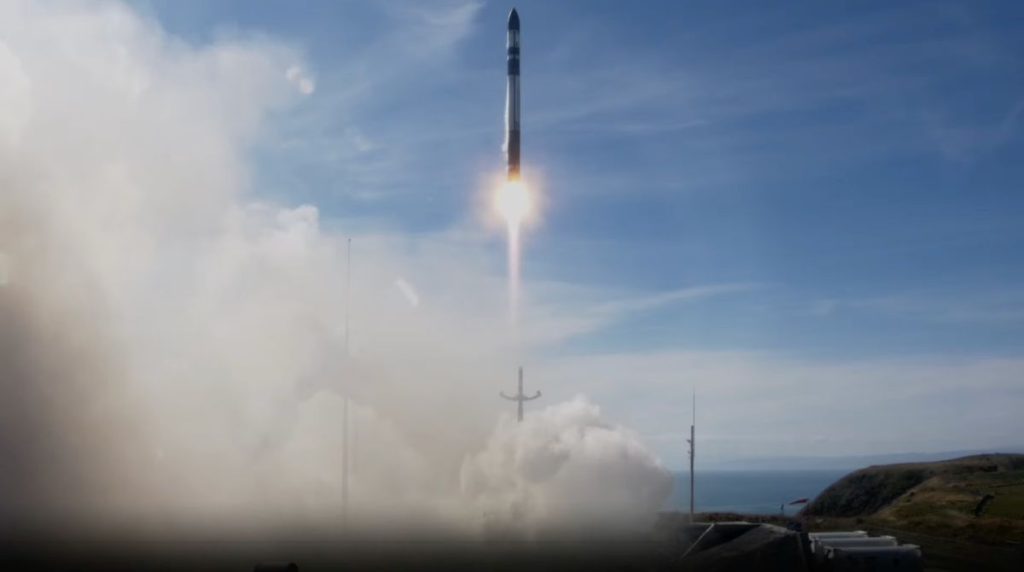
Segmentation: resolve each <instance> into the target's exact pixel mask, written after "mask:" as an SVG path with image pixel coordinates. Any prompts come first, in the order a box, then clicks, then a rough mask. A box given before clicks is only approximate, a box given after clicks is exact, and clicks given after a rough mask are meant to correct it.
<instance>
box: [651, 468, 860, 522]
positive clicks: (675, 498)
mask: <svg viewBox="0 0 1024 572" xmlns="http://www.w3.org/2000/svg"><path fill="white" fill-rule="evenodd" d="M848 473H849V471H847V470H841V471H839V470H811V471H697V481H696V491H695V497H696V499H695V504H696V510H697V512H737V513H742V514H779V505H780V504H783V503H786V504H788V503H789V502H791V501H794V500H797V499H801V498H808V499H811V500H814V497H815V496H817V495H818V493H820V492H821V491H823V490H825V488H826V487H828V486H829V485H831V484H832V483H834V482H835V481H837V480H839V479H840V478H842V477H843V476H844V475H846V474H848ZM801 508H803V506H802V505H797V506H786V514H788V515H792V514H795V513H796V512H797V511H799V510H800V509H801ZM665 509H666V510H680V511H687V510H689V509H690V474H689V472H682V473H675V487H674V489H673V491H672V494H671V495H669V498H668V499H667V500H666V502H665Z"/></svg>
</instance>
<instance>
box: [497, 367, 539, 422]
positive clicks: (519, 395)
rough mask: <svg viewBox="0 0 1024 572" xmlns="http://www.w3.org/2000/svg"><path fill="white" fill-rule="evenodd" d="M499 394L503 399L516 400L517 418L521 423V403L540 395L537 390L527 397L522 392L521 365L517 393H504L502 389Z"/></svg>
mask: <svg viewBox="0 0 1024 572" xmlns="http://www.w3.org/2000/svg"><path fill="white" fill-rule="evenodd" d="M501 396H502V397H504V398H505V399H508V400H509V401H515V402H517V405H518V406H519V409H518V411H519V416H518V419H519V422H520V423H522V422H523V403H525V402H527V401H532V400H534V399H537V398H538V397H540V391H538V392H537V393H535V394H533V395H532V396H530V397H527V396H526V395H525V394H524V393H523V366H519V393H517V394H516V395H505V392H504V391H503V392H501Z"/></svg>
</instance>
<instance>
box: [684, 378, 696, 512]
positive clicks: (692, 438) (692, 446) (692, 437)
mask: <svg viewBox="0 0 1024 572" xmlns="http://www.w3.org/2000/svg"><path fill="white" fill-rule="evenodd" d="M696 427H697V391H696V390H694V392H693V420H692V421H691V423H690V438H689V439H687V441H686V442H687V443H689V444H690V522H693V519H694V495H693V493H694V481H695V477H696V475H695V474H694V472H693V460H694V457H695V456H696V452H697V438H696Z"/></svg>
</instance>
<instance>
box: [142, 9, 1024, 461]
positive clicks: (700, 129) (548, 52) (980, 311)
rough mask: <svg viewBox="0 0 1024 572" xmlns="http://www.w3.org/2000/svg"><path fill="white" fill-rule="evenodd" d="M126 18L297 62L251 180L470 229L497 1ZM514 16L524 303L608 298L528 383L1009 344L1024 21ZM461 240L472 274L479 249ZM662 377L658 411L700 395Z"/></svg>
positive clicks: (489, 246) (1011, 427)
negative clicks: (532, 217) (559, 376)
mask: <svg viewBox="0 0 1024 572" xmlns="http://www.w3.org/2000/svg"><path fill="white" fill-rule="evenodd" d="M137 6H138V7H139V8H140V10H142V11H143V12H144V13H146V14H149V15H150V16H151V17H152V18H154V19H156V20H157V21H158V22H159V24H160V25H161V26H162V27H163V28H164V29H165V30H167V31H168V32H169V33H170V34H173V35H175V36H179V37H181V38H183V39H184V41H186V42H191V43H196V44H202V43H206V42H211V41H214V40H216V39H218V38H224V37H236V36H250V35H257V36H269V37H272V38H274V39H276V40H280V41H282V42H285V43H287V44H289V45H291V46H293V47H295V48H296V49H298V50H299V51H300V52H301V53H303V54H304V56H305V58H306V65H307V66H308V68H309V69H310V70H311V73H312V74H314V75H315V77H316V91H315V92H314V93H313V94H312V95H310V96H309V97H308V98H306V99H305V101H304V102H302V103H301V104H300V105H298V106H296V107H294V108H290V109H288V110H287V111H284V112H281V113H280V114H279V115H276V116H274V117H273V118H272V119H271V122H270V126H269V128H268V129H269V134H268V135H267V136H265V137H262V138H260V139H259V140H258V141H255V142H254V143H253V148H252V154H253V157H254V158H255V159H256V160H255V161H254V165H255V166H254V174H253V180H252V183H251V185H252V188H253V192H254V193H255V194H257V195H261V196H265V197H269V198H272V199H274V200H277V201H280V202H284V203H288V204H302V203H311V204H315V205H317V206H318V207H319V209H320V216H321V218H322V219H323V220H324V221H325V222H324V224H325V225H327V226H330V225H332V224H337V225H342V226H345V225H347V226H349V227H350V228H351V227H356V228H360V229H365V230H366V231H367V232H387V233H393V234H395V235H399V236H403V237H406V238H409V239H413V240H414V239H415V238H416V237H429V236H436V235H438V234H444V233H452V232H468V233H471V234H474V235H476V234H475V233H477V232H479V231H480V228H479V227H480V225H479V221H478V220H477V219H478V218H479V216H478V213H477V212H476V210H477V209H475V207H474V204H475V202H476V201H477V200H478V197H479V195H480V193H481V191H482V188H483V187H484V186H486V181H487V180H488V177H490V176H492V175H493V174H494V173H497V172H500V170H501V168H502V163H501V161H502V154H501V142H502V138H503V133H502V124H503V118H502V111H503V107H504V26H505V17H506V14H507V12H508V10H509V8H510V7H511V4H508V3H503V2H483V3H475V2H437V3H426V2H414V3H397V2H380V3H357V2H332V1H323V2H303V3H301V4H297V3H285V2H242V1H239V2H210V3H192V2H190V3H181V2H170V1H168V2H160V1H147V2H142V3H139V4H137ZM517 6H518V8H519V10H520V14H521V16H522V22H523V24H522V27H523V32H522V34H523V64H522V66H523V99H524V101H523V110H524V111H523V112H524V118H523V125H524V143H523V155H524V169H525V170H526V171H527V172H528V173H530V172H532V173H533V174H534V176H535V177H537V179H538V180H540V181H542V183H543V184H542V189H543V193H544V201H545V202H544V209H543V214H542V217H541V220H540V221H539V223H538V224H537V225H536V226H535V227H534V228H532V229H531V230H530V232H529V233H528V239H527V246H526V258H525V262H524V269H525V270H524V272H525V278H526V284H527V289H528V290H529V289H531V288H532V289H533V290H534V291H545V288H548V287H551V286H552V285H570V286H575V287H579V288H583V289H588V290H592V291H595V292H599V294H598V295H597V298H598V299H601V300H604V302H602V303H605V304H609V303H619V302H617V301H622V300H632V301H633V303H632V304H630V303H624V304H625V305H624V306H623V308H624V309H621V310H619V309H616V310H614V311H610V312H611V313H613V314H614V319H607V320H603V321H601V326H600V327H589V328H586V329H585V331H581V332H580V333H579V334H578V335H573V336H568V337H566V338H563V339H560V340H559V341H558V342H557V343H553V344H550V345H548V346H546V347H544V348H542V351H541V352H540V353H541V354H542V355H543V356H544V359H547V360H549V362H550V363H551V364H552V365H551V366H550V367H551V370H553V371H555V370H558V368H560V367H563V366H564V364H565V363H568V362H567V361H566V360H569V361H571V360H574V359H582V358H585V357H592V358H594V359H596V360H601V359H605V358H607V357H608V356H626V358H624V359H625V361H624V362H623V363H636V362H632V361H630V360H632V359H634V358H636V359H639V358H637V357H636V356H652V355H658V356H661V355H666V354H669V353H671V352H682V354H683V355H694V354H695V352H696V353H699V352H704V354H707V355H715V354H716V353H719V355H728V356H758V357H757V358H756V359H758V360H760V359H768V360H770V361H771V362H772V363H773V364H778V363H786V364H794V363H796V364H799V365H798V366H794V367H796V368H797V369H799V370H800V371H806V368H811V369H814V368H817V367H824V368H826V369H827V368H829V367H838V368H846V366H848V365H849V364H860V365H857V366H855V367H853V370H855V371H862V369H858V368H862V367H864V368H869V369H870V367H874V366H878V364H883V366H879V367H882V369H885V372H884V373H879V374H878V379H881V380H886V381H881V382H879V383H881V384H882V385H880V386H879V387H889V386H891V384H892V383H894V382H893V381H892V380H899V379H910V378H913V379H918V377H919V376H920V375H923V374H922V373H921V372H922V371H923V372H929V371H932V368H937V369H939V370H943V368H942V367H941V364H943V363H948V362H950V360H952V361H953V362H955V364H956V365H955V367H954V366H951V368H952V369H951V368H945V369H944V370H943V371H945V372H946V373H947V374H948V373H949V372H950V371H954V372H958V371H959V370H956V369H955V368H957V367H964V368H966V371H968V372H970V371H975V370H973V369H971V368H973V367H975V366H977V367H979V368H981V369H983V370H985V371H989V370H988V369H987V368H988V367H989V366H990V365H992V364H997V365H998V364H1006V363H1010V364H1014V363H1016V362H1014V361H1013V360H1016V359H1017V358H1019V357H1020V356H1021V353H1022V351H1024V288H1022V286H1024V264H1022V262H1024V249H1022V246H1024V225H1022V224H1020V221H1021V216H1022V215H1024V195H1022V194H1021V192H1022V190H1024V189H1022V182H1024V161H1022V160H1021V157H1024V137H1022V132H1024V35H1022V34H1020V29H1021V24H1022V23H1024V7H1022V6H1020V5H1019V4H1018V3H1013V2H1007V3H998V2H993V3H972V2H963V3H934V2H927V3H924V2H922V3H914V2H906V3H898V4H893V3H888V2H877V3H870V2H869V3H833V2H829V3H810V2H800V3H792V4H786V5H780V6H768V5H766V4H764V3H759V2H750V3H721V2H648V3H624V2H603V1H602V2H599V1H588V2H539V1H538V2H519V3H518V4H517ZM480 236H481V237H482V238H481V239H480V242H481V244H482V246H481V248H484V249H485V250H486V251H487V252H491V253H492V254H493V271H494V272H495V273H500V271H501V270H502V268H503V266H504V261H503V259H502V256H503V246H502V244H501V240H500V236H497V235H494V236H488V235H487V234H486V233H483V232H480ZM693 289H699V290H693ZM673 292H675V293H677V295H675V296H673V295H672V294H671V293H673ZM680 292H682V294H679V293H680ZM686 292H691V293H694V295H692V296H690V295H686V294H685V293H686ZM637 301H640V302H637ZM643 301H647V302H643ZM598 307H602V306H601V305H600V303H599V304H598ZM605 309H607V307H605ZM538 359H540V358H538ZM560 360H561V361H560ZM904 360H910V361H911V362H913V363H914V364H917V365H919V366H920V368H918V369H915V370H914V372H916V373H914V374H912V375H910V374H908V375H907V376H905V377H904V378H901V377H900V376H899V375H897V374H895V373H893V369H892V368H890V367H889V366H890V365H891V364H893V363H898V364H901V365H898V366H895V369H896V370H897V371H903V370H902V369H900V368H903V367H910V366H906V364H905V363H904ZM654 361H657V360H654ZM698 361H700V360H698ZM641 363H648V362H641ZM685 363H690V362H685ZM701 363H703V362H701ZM559 364H561V365H559ZM864 364H868V365H864ZM872 364H873V365H872ZM937 364H939V365H937ZM691 365H693V364H692V363H691ZM588 367H589V366H588ZM652 367H653V366H652ZM666 367H667V368H668V370H670V371H674V370H675V369H674V368H677V367H678V366H675V365H670V366H666ZM766 367H767V366H766ZM999 367H1001V366H998V367H997V369H999ZM887 368H888V369H887ZM768 369H771V368H770V367H768ZM783 369H784V368H783ZM773 371H774V370H773ZM780 371H781V370H780ZM786 371H789V370H786ZM815 371H817V370H815ZM829 371H831V370H829ZM843 371H844V372H847V371H848V370H847V369H844V370H843ZM1000 371H1002V372H1003V373H1001V374H999V375H996V377H999V376H1000V375H1001V376H1002V377H999V380H1000V381H998V383H996V385H997V387H996V388H994V389H991V390H990V391H989V393H987V394H986V399H988V400H989V401H986V403H1004V404H1006V405H1005V406H1006V407H1009V404H1012V403H1020V402H1022V401H1024V395H1022V394H1024V390H1022V389H1020V388H1019V387H1020V386H1014V385H1012V383H1013V381H1012V378H1013V377H1016V375H1015V372H1016V371H1017V370H1016V369H1015V368H1014V367H1009V368H1008V369H1001V370H1000ZM808 375H810V374H808ZM837 375H839V374H837ZM842 375H847V373H843V374H842ZM957 375H959V373H957ZM986 375H987V374H986ZM993 375H995V374H993ZM771 376H777V377H778V378H779V379H782V378H785V377H786V375H785V374H783V373H779V372H776V373H773V374H771V375H770V376H769V377H771ZM839 376H840V377H841V375H839ZM683 377H684V378H685V379H683V380H682V381H680V382H679V384H678V385H679V386H680V388H681V389H680V388H677V389H679V391H680V392H681V395H688V393H689V389H690V388H691V387H692V386H694V385H696V386H698V387H700V384H701V383H702V381H701V380H700V379H697V378H693V379H690V378H686V376H685V375H684V376H683ZM711 377H713V376H711ZM797 377H799V376H797ZM811 377H813V375H811ZM982 377H984V376H982ZM780 383H782V382H780ZM896 383H898V381H897V382H896ZM907 383H908V384H910V383H911V382H910V381H907ZM963 383H964V384H967V385H962V386H956V387H952V388H950V389H949V391H948V392H944V390H939V389H936V390H935V392H932V393H928V394H927V397H926V398H921V399H919V400H917V401H914V403H915V404H918V405H919V406H920V407H923V408H929V410H930V411H931V412H932V413H934V412H937V411H943V410H945V409H946V408H949V409H950V410H951V411H952V410H954V409H955V406H956V405H957V403H958V402H961V400H962V395H963V394H964V393H963V392H969V391H971V388H970V387H969V385H970V382H968V381H964V382H963ZM994 383H995V382H994ZM924 386H925V387H928V386H927V383H925V385H924ZM617 387H618V388H619V389H617V390H616V389H609V390H608V391H607V392H606V393H602V390H600V389H599V388H596V387H587V388H585V389H586V390H587V391H589V392H590V393H593V394H595V395H599V396H600V395H604V396H605V397H606V398H607V399H608V401H609V402H614V403H618V404H619V405H611V406H609V407H610V408H611V411H612V413H615V414H618V415H619V417H621V418H623V419H626V420H628V421H629V422H631V423H632V424H633V425H634V426H637V429H638V431H640V432H641V433H643V434H644V435H645V436H648V437H649V438H651V439H653V440H654V441H657V435H658V434H661V433H662V432H664V434H665V435H669V436H672V435H675V433H678V432H679V431H681V430H682V429H683V426H684V425H685V423H681V422H679V421H678V420H674V421H672V422H668V421H666V422H664V423H661V424H660V425H658V424H656V423H654V422H647V421H645V419H647V418H648V417H651V416H657V415H658V414H655V413H650V412H653V411H656V410H658V406H656V405H654V403H655V402H658V401H659V400H660V399H661V398H659V397H655V396H654V395H653V393H650V392H654V391H655V390H654V389H652V388H648V389H650V392H647V390H645V392H644V393H643V395H640V396H635V395H630V396H628V397H626V394H627V393H630V391H631V390H630V389H623V387H622V386H621V385H619V386H617ZM772 387H774V386H772ZM786 387H787V388H788V389H787V391H794V392H797V393H802V392H804V391H805V390H807V389H811V387H807V388H801V387H789V386H786ZM908 387H909V385H908ZM580 389H581V388H579V387H571V388H566V393H571V392H572V391H576V390H580ZM703 390H705V391H707V392H709V393H712V394H713V395H714V391H713V390H710V389H707V388H704V389H703ZM957 391H959V392H961V393H957ZM556 393H557V392H556ZM741 393H742V392H741ZM644 395H646V396H647V398H646V400H645V398H644ZM732 395H734V396H735V394H732ZM723 399H724V398H723ZM632 401H636V404H635V406H630V405H629V402H632ZM905 405H906V404H904V410H905V409H906V407H905ZM631 407H632V408H631ZM988 407H989V406H988V405H986V404H979V405H978V412H977V415H978V416H979V418H980V417H984V415H985V413H984V412H985V411H989V412H991V411H990V409H987V408H988ZM645 411H646V412H649V415H648V413H644V412H645ZM932 413H929V414H927V415H931V414H932ZM660 415H662V416H663V417H662V418H663V419H667V418H668V417H670V416H671V413H669V412H662V413H660ZM922 415H925V414H924V413H922ZM898 417H899V415H898V414H897V413H896V412H894V413H893V414H892V417H891V420H892V422H894V423H895V422H896V421H895V420H897V419H898ZM994 417H997V418H998V421H993V422H992V424H991V425H990V426H986V427H987V428H986V429H984V430H979V432H978V433H977V434H976V435H975V437H976V438H974V439H973V440H970V441H964V442H956V443H948V447H947V446H946V442H945V441H943V440H942V439H939V438H935V439H931V440H930V439H929V438H926V437H921V438H920V439H917V438H908V439H907V440H906V441H903V442H885V443H882V444H879V443H877V442H869V441H862V442H856V443H855V444H846V445H844V444H842V443H846V442H845V441H842V440H841V439H840V441H841V443H840V444H839V445H834V446H829V447H825V448H823V449H821V451H833V450H834V451H836V452H838V453H855V452H862V451H865V450H867V449H871V448H872V447H874V448H877V449H887V450H888V451H887V452H892V451H898V450H909V449H942V448H948V449H958V448H963V447H986V446H1003V445H1006V444H1009V443H1017V441H1014V439H1015V437H1014V436H1015V435H1017V434H1019V431H1020V430H1021V429H1024V427H1022V425H1021V422H1020V421H1019V420H1016V418H1015V417H1014V416H1012V415H1011V414H1010V411H1009V410H1005V411H1000V412H997V414H996V415H995V416H994ZM922 423H923V425H927V426H929V427H930V426H931V425H928V424H927V423H924V422H922ZM929 423H930V422H929ZM934 423H936V424H941V423H940V421H939V420H934ZM666 426H670V427H668V429H659V428H658V427H662V428H664V427H666ZM850 426H851V427H855V426H856V421H855V420H851V425H850ZM792 431H794V432H797V431H799V428H798V427H795V426H794V427H793V428H792ZM986 431H987V432H986ZM673 432H675V433H673ZM729 438H738V437H737V436H736V435H733V436H731V437H729ZM851 443H852V441H851ZM668 450H670V449H669V448H668V447H667V446H666V448H665V449H663V451H668ZM765 450H766V451H770V452H775V453H785V452H789V451H788V450H787V449H786V448H785V447H775V448H772V447H768V448H766V449H765ZM752 451H753V450H751V449H750V448H747V449H742V450H741V449H737V450H736V453H735V454H737V455H742V454H751V453H752ZM753 452H756V451H753ZM879 452H882V451H879Z"/></svg>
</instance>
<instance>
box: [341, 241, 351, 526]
mask: <svg viewBox="0 0 1024 572" xmlns="http://www.w3.org/2000/svg"><path fill="white" fill-rule="evenodd" d="M351 308H352V238H351V237H349V239H348V240H347V243H346V252H345V362H346V365H349V363H348V362H349V358H350V357H351V353H350V348H349V313H350V312H351ZM349 372H351V368H349ZM350 389H351V379H348V378H347V377H346V380H345V399H344V401H343V403H342V408H341V424H342V437H341V443H342V447H341V522H342V526H343V527H344V528H345V530H348V484H349V483H348V481H349V453H350V451H349V449H350V442H349V419H348V405H349V390H350Z"/></svg>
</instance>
